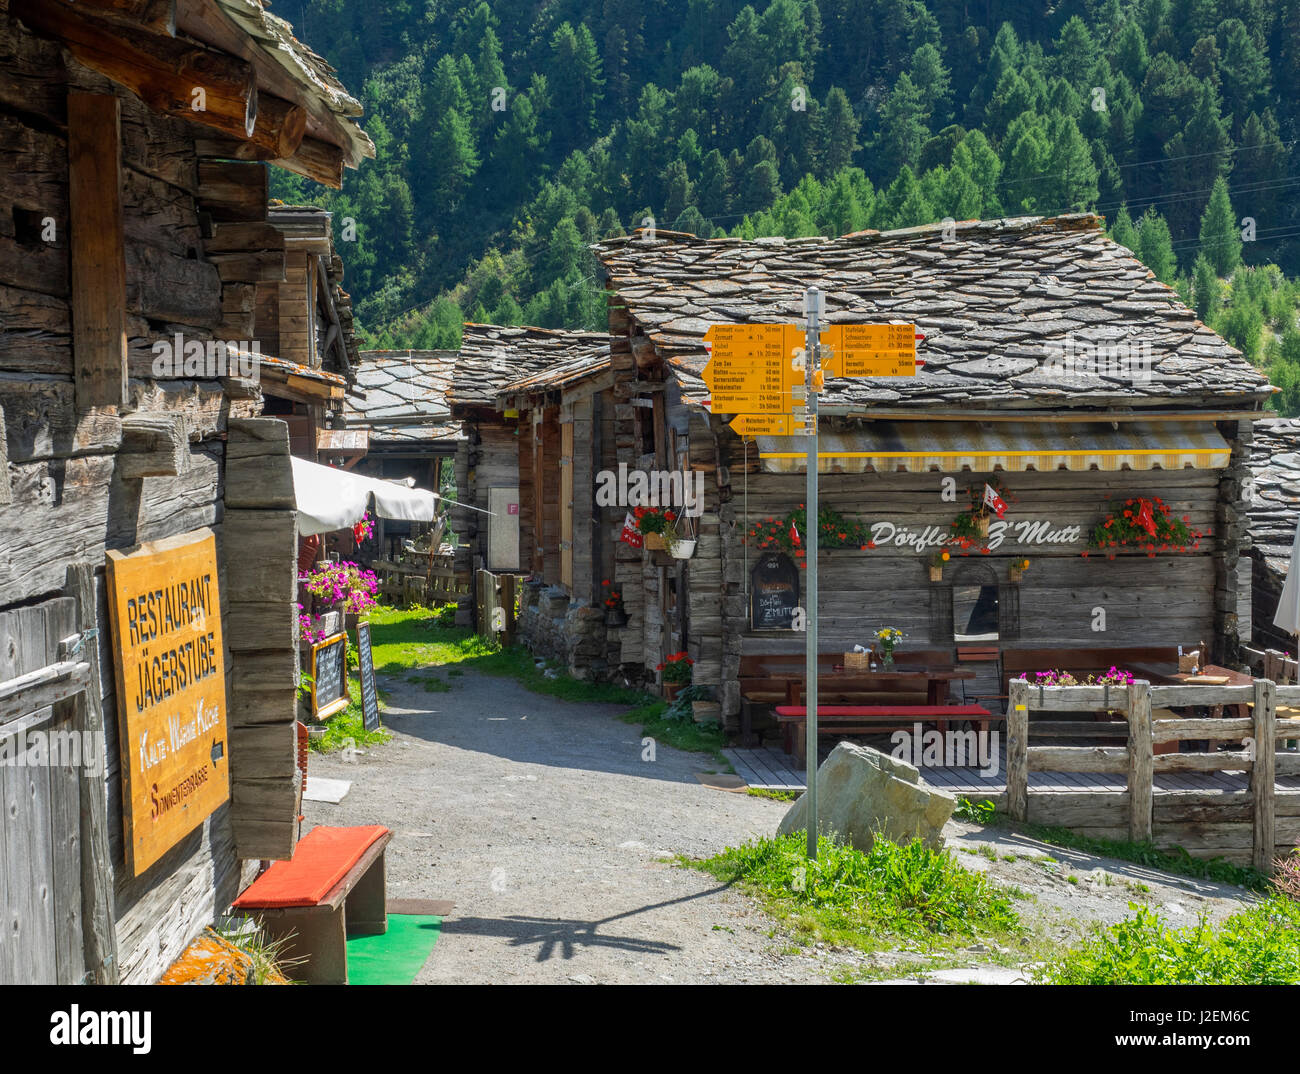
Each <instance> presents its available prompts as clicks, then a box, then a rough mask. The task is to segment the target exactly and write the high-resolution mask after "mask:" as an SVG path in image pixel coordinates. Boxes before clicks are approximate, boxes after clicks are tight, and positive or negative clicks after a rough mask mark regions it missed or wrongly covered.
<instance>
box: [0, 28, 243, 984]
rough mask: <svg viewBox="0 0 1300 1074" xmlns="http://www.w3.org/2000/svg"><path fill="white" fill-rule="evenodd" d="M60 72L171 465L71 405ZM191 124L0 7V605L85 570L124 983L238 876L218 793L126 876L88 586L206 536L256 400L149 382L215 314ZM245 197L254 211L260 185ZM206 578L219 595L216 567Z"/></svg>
mask: <svg viewBox="0 0 1300 1074" xmlns="http://www.w3.org/2000/svg"><path fill="white" fill-rule="evenodd" d="M69 87H73V88H76V89H80V90H85V91H88V92H94V93H113V94H115V95H117V96H118V97H119V98H120V108H121V144H122V206H123V230H124V233H125V236H126V251H127V256H126V297H125V302H126V332H127V336H128V341H127V343H128V358H127V371H128V374H129V376H130V378H131V379H130V380H129V381H128V383H127V389H126V390H127V397H128V406H129V408H130V409H132V410H137V411H149V412H153V413H160V412H162V413H168V414H171V415H174V416H176V417H177V418H178V419H179V420H180V421H181V423H182V426H183V429H184V433H185V438H186V440H187V441H188V451H187V452H186V453H185V455H186V457H185V458H184V460H183V466H182V467H181V472H180V473H178V474H176V475H175V476H170V477H166V476H159V477H147V478H144V479H143V480H139V479H137V480H130V481H128V480H123V479H122V477H121V476H120V474H119V472H118V467H117V465H116V458H115V453H116V452H117V450H118V448H119V446H120V444H121V438H122V433H121V418H120V417H119V416H118V415H116V414H114V413H112V412H111V411H104V410H96V411H92V412H89V413H86V414H84V415H81V416H78V414H77V407H76V393H75V390H74V384H73V358H72V316H71V305H70V304H71V297H72V295H71V286H70V280H69V272H68V258H69V250H70V244H69V198H68V189H69V182H68V144H67V134H66V129H67V128H66V124H67V118H68V117H67V92H68V88H69ZM197 129H198V128H196V127H193V126H191V125H189V124H187V123H185V122H183V121H181V120H173V119H169V118H167V117H163V116H160V115H157V114H155V113H152V112H150V111H148V110H147V109H146V108H145V107H144V105H143V104H141V102H140V101H139V100H138V99H136V98H135V97H133V96H131V95H129V94H127V93H126V92H125V91H123V90H119V89H117V88H115V87H114V86H113V84H112V83H110V82H108V81H107V80H106V79H103V78H102V77H100V76H98V75H96V74H93V73H92V72H89V71H88V70H86V69H84V68H81V67H80V66H79V65H77V64H76V63H75V61H71V60H68V61H67V62H66V64H65V60H64V58H63V55H62V53H61V52H60V50H59V49H58V47H57V46H55V45H53V44H51V43H49V42H47V41H43V40H41V39H39V38H36V37H34V36H32V35H30V34H29V33H27V31H26V30H25V29H24V28H23V27H22V26H21V25H20V24H19V23H18V22H17V21H16V20H14V19H11V18H10V17H9V16H8V15H7V14H4V13H0V143H3V144H4V146H5V148H6V149H7V150H8V151H9V159H10V161H11V167H9V168H6V169H4V170H3V172H0V410H3V412H4V415H5V423H4V426H5V432H6V449H7V455H8V462H9V472H10V475H11V478H12V503H9V504H0V609H2V608H5V607H9V606H12V605H15V604H20V603H24V602H30V601H34V600H36V599H38V598H41V597H43V596H46V595H50V594H57V593H59V592H60V591H62V590H63V588H64V585H65V582H66V577H67V569H68V566H69V564H74V563H85V564H88V565H90V566H91V567H93V568H94V570H95V571H96V572H97V573H96V580H95V606H96V615H95V621H96V623H97V625H98V629H99V631H100V636H99V641H98V643H99V645H100V655H101V659H100V670H101V682H100V686H99V693H100V697H101V701H102V706H103V713H104V722H105V733H106V737H107V740H108V753H107V766H106V772H105V774H104V781H103V787H102V790H103V794H104V799H105V801H104V805H105V809H106V812H107V815H108V827H109V833H110V845H109V854H110V857H111V860H112V862H113V868H114V870H115V873H116V915H117V921H116V929H117V941H118V957H119V965H120V971H121V979H122V980H123V981H126V982H147V981H152V980H154V979H156V978H157V977H158V975H159V974H160V973H161V972H162V971H163V970H164V969H165V968H166V967H167V965H169V964H170V962H171V961H172V960H173V959H174V958H175V957H176V955H178V954H179V953H180V951H181V950H182V949H183V947H184V945H185V944H186V943H188V941H189V940H190V939H191V938H192V937H193V936H194V935H195V934H197V933H198V931H199V930H200V929H201V928H202V927H203V926H204V925H205V924H207V923H209V922H210V921H211V920H212V917H213V914H214V912H215V911H216V910H218V909H221V908H224V907H225V906H226V905H227V904H228V903H229V901H230V899H231V898H232V897H233V896H234V894H235V892H236V888H237V885H238V882H239V862H238V859H237V858H236V855H235V849H234V843H233V838H232V832H231V826H230V816H229V809H228V807H223V808H222V809H220V810H218V811H217V813H215V814H214V815H213V816H212V817H210V818H209V819H208V820H207V821H206V822H205V823H204V825H203V827H202V829H201V830H199V831H196V832H195V833H194V834H193V835H191V836H189V837H187V838H186V839H185V840H184V841H183V842H182V843H181V844H180V845H178V846H177V847H175V848H173V849H172V851H171V852H169V854H168V855H167V856H166V857H165V858H164V859H163V860H162V861H161V862H159V863H158V864H157V865H156V866H155V867H154V868H152V869H150V870H149V871H148V872H147V873H146V874H144V875H143V876H141V877H139V878H132V877H130V876H129V875H127V871H126V869H125V866H124V859H123V850H122V826H121V824H122V822H121V790H120V776H119V758H118V752H117V749H118V745H117V719H116V700H115V697H114V685H113V679H112V663H111V659H112V649H111V640H112V639H111V634H110V630H109V623H108V616H107V609H106V605H105V603H104V594H103V574H102V568H103V562H104V553H105V549H106V548H119V549H124V548H129V547H131V546H132V545H135V544H138V543H140V542H143V541H149V540H154V539H158V538H162V537H168V536H172V535H175V534H178V533H184V532H187V531H189V530H192V529H196V528H198V527H201V526H211V527H212V528H213V529H214V530H215V531H216V533H217V536H218V542H219V543H220V542H221V540H222V538H223V533H222V530H223V526H222V522H223V508H222V466H223V457H224V445H223V443H222V438H223V436H224V435H225V431H226V423H227V419H228V417H230V416H236V417H237V416H240V415H251V414H254V413H256V411H257V409H258V408H259V407H260V400H259V399H258V398H256V397H252V398H249V397H246V396H243V395H241V394H239V393H238V391H237V390H236V389H235V388H234V387H233V386H227V387H226V388H224V389H223V385H222V384H221V383H220V382H216V381H194V380H167V381H157V380H154V379H153V374H152V364H153V359H154V354H153V351H152V344H153V342H154V341H156V340H157V339H159V338H162V339H170V338H171V337H172V336H173V334H174V333H175V332H178V331H179V332H182V333H184V334H185V336H186V338H187V339H200V340H206V339H210V338H212V336H213V334H214V332H215V331H217V330H218V328H219V327H220V326H221V324H222V321H223V316H224V315H223V302H222V286H221V280H220V277H219V274H218V271H217V269H216V267H215V266H213V265H212V264H211V263H209V262H208V261H207V260H206V259H205V258H204V256H203V249H202V241H201V236H202V228H201V225H200V220H199V205H198V204H197V201H196V195H197V194H198V192H199V187H200V184H199V182H198V177H197V156H196V150H195V142H194V131H195V130H197ZM258 167H259V168H260V173H261V174H262V176H263V179H264V173H265V169H264V167H262V166H258ZM250 174H251V173H250ZM261 205H262V212H263V213H264V212H265V200H264V199H263V200H262V202H261ZM47 221H50V222H52V225H53V227H52V231H51V230H49V229H48V228H46V227H45V223H46V222H47ZM43 236H48V237H43ZM221 587H222V593H223V599H224V597H225V580H224V578H223V579H222V580H221ZM228 633H229V632H227V634H228ZM227 659H228V660H229V656H228V657H227Z"/></svg>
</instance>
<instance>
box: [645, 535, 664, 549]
mask: <svg viewBox="0 0 1300 1074" xmlns="http://www.w3.org/2000/svg"><path fill="white" fill-rule="evenodd" d="M645 546H646V547H647V548H649V549H650V550H651V551H658V552H662V551H664V549H666V548H667V547H668V542H667V541H666V540H664V535H663V534H662V533H647V534H646V535H645Z"/></svg>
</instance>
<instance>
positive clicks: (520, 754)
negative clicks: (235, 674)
mask: <svg viewBox="0 0 1300 1074" xmlns="http://www.w3.org/2000/svg"><path fill="white" fill-rule="evenodd" d="M449 681H450V682H451V683H452V689H451V691H450V692H449V693H429V692H426V691H425V689H424V687H423V686H422V685H421V684H419V683H417V682H410V681H407V680H403V679H396V678H391V677H388V678H385V679H384V681H383V689H384V693H385V697H386V699H387V708H386V710H385V712H384V723H385V725H386V726H387V727H389V728H390V729H391V730H392V731H394V733H395V734H394V738H393V740H392V741H391V742H389V743H388V744H386V745H383V746H379V747H376V748H374V749H371V750H369V751H366V752H364V753H362V754H360V755H359V756H358V757H356V759H355V761H354V763H347V762H346V761H345V760H344V759H343V758H342V757H341V756H340V755H338V754H334V755H320V754H313V755H312V759H311V774H312V775H313V776H327V777H330V778H335V779H348V780H351V781H352V790H351V791H350V793H349V794H348V795H347V797H346V798H344V799H343V801H342V803H340V804H339V805H328V804H321V803H316V802H308V803H306V804H305V812H306V815H307V823H306V825H304V828H306V827H310V826H312V825H315V824H386V825H388V826H389V827H390V828H392V829H393V832H394V835H393V842H392V843H391V844H390V846H389V851H388V858H387V865H388V893H389V896H390V897H393V898H435V899H452V900H454V901H455V903H456V909H455V912H454V913H453V914H452V915H451V916H450V917H448V918H447V920H446V921H445V923H444V931H443V935H442V936H441V937H440V938H439V940H438V943H437V946H436V947H435V948H434V952H433V956H432V957H431V958H430V960H429V963H428V964H427V965H426V966H425V968H424V970H423V971H422V972H421V974H420V976H419V977H418V978H417V983H428V984H433V983H451V982H476V983H483V982H542V981H545V982H566V981H573V982H578V983H590V982H600V983H610V982H639V983H652V982H657V981H671V982H680V983H685V982H741V981H807V980H816V981H825V980H826V972H827V971H826V969H825V968H824V967H823V966H821V965H819V961H818V959H817V958H815V957H807V956H802V955H781V954H780V953H779V948H780V941H779V939H772V938H769V935H768V934H769V933H770V932H771V931H772V922H771V920H770V918H768V917H767V916H766V915H764V914H762V913H761V912H760V911H758V910H756V909H755V908H754V905H753V901H752V900H751V899H748V898H746V897H744V896H742V895H739V894H737V893H734V892H730V891H726V890H723V889H722V888H721V887H720V885H719V884H718V883H717V882H716V881H714V880H713V879H712V878H711V877H709V876H707V875H705V874H703V873H700V872H697V871H695V870H690V869H681V868H676V867H674V866H672V865H670V864H666V863H664V862H663V861H661V860H660V859H663V858H666V857H669V856H671V855H674V854H686V855H689V856H707V855H709V854H713V853H716V852H717V851H719V850H721V849H722V848H723V847H725V846H727V845H729V844H731V845H735V844H737V843H740V842H743V841H744V840H745V839H748V838H750V837H751V836H754V835H758V834H770V833H772V832H774V831H775V829H776V825H777V822H778V821H779V820H780V818H781V816H782V815H783V814H784V812H785V810H786V808H787V806H786V804H785V803H782V802H775V801H771V800H769V799H763V798H754V797H751V796H749V795H746V794H744V793H739V794H737V793H729V792H726V791H720V790H716V789H713V788H710V787H705V786H703V785H702V784H701V783H700V782H699V781H698V780H697V779H696V778H695V773H696V772H700V771H702V770H705V769H708V768H712V767H713V765H714V762H713V761H711V760H710V759H709V758H708V757H707V755H704V754H695V753H683V752H681V751H678V750H673V749H669V748H667V747H665V746H662V745H658V746H657V747H656V748H655V751H654V759H653V760H652V761H650V760H642V754H643V751H644V750H645V748H646V747H645V746H643V744H642V741H641V738H640V734H639V731H638V729H637V728H636V727H635V726H633V725H631V724H626V723H623V722H622V721H621V720H617V719H615V718H613V717H614V716H616V715H617V714H618V713H620V712H622V711H625V709H624V708H620V707H618V706H612V705H591V704H573V703H570V702H564V701H559V700H557V699H555V698H550V697H543V696H540V695H537V694H533V693H530V692H528V691H527V690H525V689H524V688H523V687H521V686H519V685H518V684H516V683H515V682H513V681H512V680H509V679H505V678H495V677H488V676H480V675H476V674H475V673H473V672H469V671H467V672H466V673H465V674H464V675H463V676H458V677H454V678H451V679H450V680H449Z"/></svg>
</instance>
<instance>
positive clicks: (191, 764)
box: [105, 529, 230, 876]
mask: <svg viewBox="0 0 1300 1074" xmlns="http://www.w3.org/2000/svg"><path fill="white" fill-rule="evenodd" d="M105 570H106V575H107V583H108V587H107V588H108V606H109V616H110V620H111V622H112V627H113V646H112V653H113V669H114V673H115V678H116V681H117V711H118V741H119V743H120V746H121V754H122V775H123V779H122V817H123V825H124V828H125V831H124V842H125V845H126V852H127V861H128V862H129V863H130V865H131V868H132V872H133V875H135V876H139V875H140V874H141V873H142V872H144V871H145V870H146V869H148V868H149V866H150V865H152V864H153V863H154V862H156V861H157V860H158V859H159V858H161V857H162V856H163V854H165V853H166V852H167V851H168V850H169V849H170V848H171V847H173V846H175V845H176V844H177V843H178V842H180V840H181V839H182V838H184V837H185V836H186V835H188V834H189V833H190V832H192V831H194V829H195V828H197V827H198V826H199V825H200V824H202V823H203V821H204V819H205V818H207V817H208V816H210V815H211V814H212V813H213V812H214V811H215V810H216V809H217V808H218V807H219V806H220V805H221V804H222V803H223V802H225V801H226V800H227V799H228V798H229V797H230V781H229V776H228V774H227V770H228V757H227V746H226V674H225V659H224V656H223V649H222V644H223V643H222V636H221V599H220V595H219V593H218V590H217V549H216V539H215V538H214V537H213V534H212V531H211V530H206V529H205V530H197V531H195V532H193V533H188V534H183V535H181V536H179V537H171V538H168V539H166V540H162V541H154V542H152V543H150V544H146V545H142V546H141V547H140V548H138V549H137V550H135V551H134V552H130V553H124V552H116V551H110V552H109V553H108V560H107V563H106V565H105Z"/></svg>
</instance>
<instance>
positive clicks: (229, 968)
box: [158, 929, 288, 985]
mask: <svg viewBox="0 0 1300 1074" xmlns="http://www.w3.org/2000/svg"><path fill="white" fill-rule="evenodd" d="M158 983H159V984H165V985H192V984H197V985H213V984H215V985H246V984H256V983H257V982H256V981H255V980H254V979H253V960H252V958H250V957H249V956H248V954H246V953H245V952H243V951H241V950H240V949H239V948H238V947H236V946H235V945H234V944H232V943H231V942H230V941H229V940H223V939H222V938H221V937H220V936H218V935H217V934H216V933H214V932H213V931H212V930H211V929H204V930H203V933H202V934H201V935H200V936H198V937H197V938H196V939H195V940H194V941H193V942H192V943H191V944H190V945H189V947H187V948H186V949H185V950H184V952H183V953H182V954H181V957H180V958H178V959H177V960H176V961H175V962H173V963H172V964H171V966H170V967H168V969H167V972H166V973H164V974H163V975H162V977H161V978H160V979H159V981H158ZM267 983H268V984H287V983H288V982H287V981H286V980H285V979H284V977H282V976H281V975H280V974H278V973H274V972H273V973H272V974H271V976H270V977H269V978H268V981H267Z"/></svg>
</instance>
